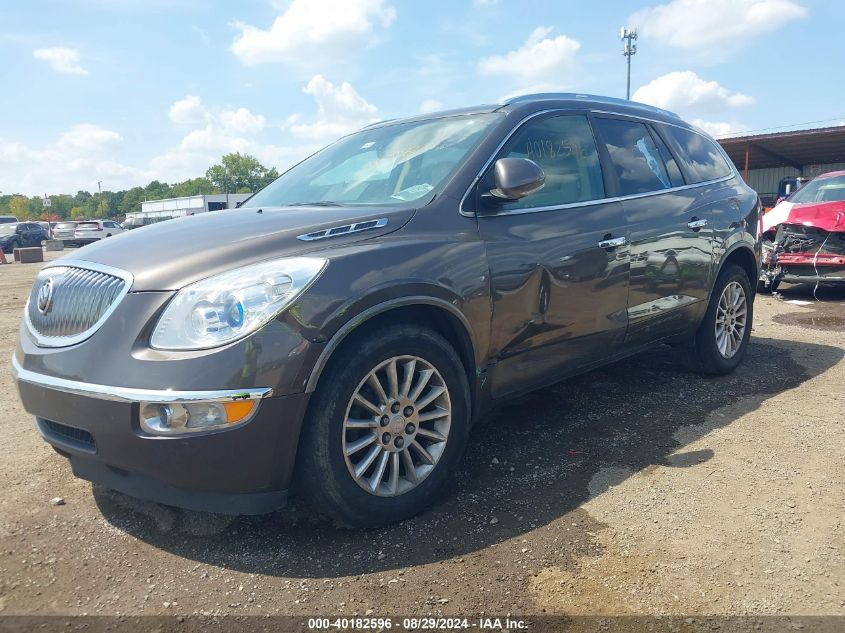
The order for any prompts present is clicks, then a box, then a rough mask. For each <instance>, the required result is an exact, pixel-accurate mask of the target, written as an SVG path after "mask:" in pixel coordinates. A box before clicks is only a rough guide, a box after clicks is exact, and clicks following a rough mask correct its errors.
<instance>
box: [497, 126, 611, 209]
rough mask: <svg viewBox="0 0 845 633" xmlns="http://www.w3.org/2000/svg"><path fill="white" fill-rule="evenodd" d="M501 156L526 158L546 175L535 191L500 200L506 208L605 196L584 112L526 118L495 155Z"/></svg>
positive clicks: (567, 202)
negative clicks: (580, 113) (543, 181)
mask: <svg viewBox="0 0 845 633" xmlns="http://www.w3.org/2000/svg"><path fill="white" fill-rule="evenodd" d="M504 157H514V158H529V159H531V160H533V161H534V162H535V163H537V164H538V165H539V166H540V167H541V168H542V169H543V172H544V173H545V175H546V184H545V185H544V186H543V188H542V189H540V190H539V191H536V192H534V193H532V194H529V195H527V196H525V197H524V198H521V199H519V200H510V201H505V202H503V204H502V207H503V208H504V209H506V210H509V209H526V208H538V207H554V206H560V205H565V204H573V203H577V202H587V201H589V200H600V199H602V198H604V197H605V192H604V180H603V179H602V172H601V165H600V163H599V157H598V151H597V149H596V141H595V138H594V137H593V130H592V128H591V127H590V123H589V121H588V120H587V117H586V116H584V115H560V116H552V117H546V118H542V119H535V120H532V121H529V122H528V123H526V124H525V125H523V126H522V127H521V128H520V129H519V130H517V131H516V133H515V134H514V135H513V137H511V139H510V141H509V142H508V145H507V147H506V149H505V150H504V152H503V153H502V154H500V155H499V157H498V158H504ZM489 174H490V172H488V177H487V178H488V179H489V178H490V175H489ZM488 184H489V183H488Z"/></svg>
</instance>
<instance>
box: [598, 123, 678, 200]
mask: <svg viewBox="0 0 845 633" xmlns="http://www.w3.org/2000/svg"><path fill="white" fill-rule="evenodd" d="M595 123H596V127H597V128H598V131H599V134H600V135H601V137H602V140H603V141H604V143H605V146H606V147H607V151H608V154H610V162H611V163H612V164H613V167H614V169H615V170H616V177H617V179H618V182H619V195H621V196H630V195H634V194H639V193H651V192H653V191H660V190H662V189H669V188H671V187H673V186H674V183H673V182H672V179H671V178H670V176H669V172H668V171H667V169H666V165H665V164H664V162H663V157H662V156H661V154H660V150H659V149H658V147H657V145H656V144H655V142H654V138H652V136H651V132H649V129H648V128H647V127H646V125H645V124H643V123H639V122H637V121H626V120H622V119H604V118H597V119H595Z"/></svg>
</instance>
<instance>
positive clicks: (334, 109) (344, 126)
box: [286, 75, 378, 141]
mask: <svg viewBox="0 0 845 633" xmlns="http://www.w3.org/2000/svg"><path fill="white" fill-rule="evenodd" d="M303 92H304V93H305V94H309V95H311V96H313V97H314V101H316V102H317V117H316V119H314V120H313V121H311V122H308V123H300V121H301V120H302V115H301V114H295V115H293V116H292V117H290V118H289V119H288V122H287V124H286V128H287V129H288V130H290V133H291V134H292V135H293V136H295V137H296V138H301V139H309V140H314V141H316V140H321V141H331V140H334V139H336V138H338V137H340V136H343V135H344V134H348V133H349V132H352V131H354V130H357V129H359V128H361V127H363V126H365V125H367V124H368V123H373V122H374V121H377V120H378V108H376V107H375V106H374V105H372V104H371V103H368V102H367V101H366V100H365V99H364V98H363V97H361V95H359V94H358V93H357V92H356V91H355V89H354V88H353V87H352V86H351V85H350V84H349V83H348V82H346V81H344V82H343V83H341V84H340V85H337V86H335V85H334V84H333V83H332V82H330V81H328V80H326V78H325V77H323V76H322V75H314V77H312V78H311V81H309V82H308V85H306V86H305V88H303Z"/></svg>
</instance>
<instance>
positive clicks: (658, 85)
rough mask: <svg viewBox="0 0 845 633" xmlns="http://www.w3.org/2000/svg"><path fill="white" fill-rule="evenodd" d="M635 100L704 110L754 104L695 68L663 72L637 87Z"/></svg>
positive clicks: (677, 107)
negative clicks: (710, 79)
mask: <svg viewBox="0 0 845 633" xmlns="http://www.w3.org/2000/svg"><path fill="white" fill-rule="evenodd" d="M632 98H633V100H634V101H639V102H641V103H648V104H649V105H653V106H657V107H658V108H664V109H666V110H679V111H687V112H688V111H694V112H703V111H710V110H718V109H722V108H733V107H737V106H746V105H751V104H753V103H754V102H755V99H754V98H753V97H749V96H748V95H745V94H742V93H740V92H731V91H730V90H728V89H727V88H725V87H724V86H721V85H720V84H718V83H717V82H715V81H706V80H704V79H702V78H701V77H699V76H698V75H696V74H695V73H694V72H692V71H691V70H686V71H679V72H671V73H668V74H666V75H662V76H660V77H658V78H657V79H654V80H653V81H651V82H649V83H647V84H646V85H644V86H642V87H641V88H639V89H637V90H636V92H634V94H633V97H632Z"/></svg>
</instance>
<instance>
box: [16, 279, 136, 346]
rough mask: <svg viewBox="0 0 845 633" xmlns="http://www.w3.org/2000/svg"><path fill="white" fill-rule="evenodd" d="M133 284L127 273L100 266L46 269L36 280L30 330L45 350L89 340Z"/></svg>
mask: <svg viewBox="0 0 845 633" xmlns="http://www.w3.org/2000/svg"><path fill="white" fill-rule="evenodd" d="M83 266H84V267H83ZM131 284H132V278H131V276H130V275H128V274H127V273H124V272H123V271H118V270H114V269H111V268H107V267H104V266H99V265H97V264H88V263H83V264H81V265H80V266H76V265H64V266H49V267H47V268H44V269H43V270H42V271H41V272H40V273H39V274H38V276H37V277H36V278H35V283H34V284H33V285H32V291H31V292H30V295H29V302H28V303H27V306H26V321H27V325H28V326H29V330H30V332H31V333H32V334H33V336H34V337H35V339H36V341H37V342H38V344H39V345H41V346H44V347H64V346H66V345H73V344H74V343H78V342H80V341H82V340H85V339H86V338H88V337H89V336H91V335H92V334H93V333H94V332H95V331H96V330H97V329H98V328H99V327H100V326H101V325H102V324H103V322H104V321H105V320H106V318H108V315H109V314H111V312H112V310H113V309H114V308H115V307H117V305H118V303H119V302H120V300H121V299H122V298H123V297H124V296H125V295H126V293H127V292H128V291H129V287H130V286H131Z"/></svg>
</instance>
